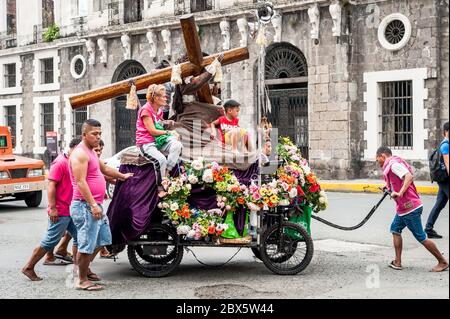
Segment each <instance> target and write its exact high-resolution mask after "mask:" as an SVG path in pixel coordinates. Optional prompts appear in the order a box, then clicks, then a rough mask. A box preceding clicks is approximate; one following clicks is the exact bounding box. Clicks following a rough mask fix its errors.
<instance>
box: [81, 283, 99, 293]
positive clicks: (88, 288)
mask: <svg viewBox="0 0 450 319" xmlns="http://www.w3.org/2000/svg"><path fill="white" fill-rule="evenodd" d="M76 290H84V291H100V290H103V286H100V285H98V284H93V283H91V284H90V285H88V286H86V287H81V286H77V287H76Z"/></svg>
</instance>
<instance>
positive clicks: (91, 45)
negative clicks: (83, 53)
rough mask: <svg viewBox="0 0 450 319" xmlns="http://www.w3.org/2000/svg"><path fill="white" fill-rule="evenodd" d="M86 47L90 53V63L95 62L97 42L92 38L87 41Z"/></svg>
mask: <svg viewBox="0 0 450 319" xmlns="http://www.w3.org/2000/svg"><path fill="white" fill-rule="evenodd" d="M86 49H87V53H88V56H89V57H88V63H89V65H94V64H95V43H94V41H92V40H91V39H88V40H87V41H86Z"/></svg>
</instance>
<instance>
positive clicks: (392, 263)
mask: <svg viewBox="0 0 450 319" xmlns="http://www.w3.org/2000/svg"><path fill="white" fill-rule="evenodd" d="M389 267H391V268H392V269H395V270H403V267H402V266H397V265H395V260H393V261H391V263H390V264H389Z"/></svg>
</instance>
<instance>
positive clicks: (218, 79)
mask: <svg viewBox="0 0 450 319" xmlns="http://www.w3.org/2000/svg"><path fill="white" fill-rule="evenodd" d="M222 79H223V70H222V65H221V64H220V63H219V64H218V66H217V71H216V75H214V82H215V83H222Z"/></svg>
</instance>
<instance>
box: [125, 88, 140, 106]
mask: <svg viewBox="0 0 450 319" xmlns="http://www.w3.org/2000/svg"><path fill="white" fill-rule="evenodd" d="M139 104H140V103H139V99H138V96H137V93H136V85H134V84H132V85H131V88H130V93H129V94H127V105H126V106H125V107H126V108H127V109H129V110H136V109H137V108H138V107H139V106H140V105H139Z"/></svg>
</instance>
